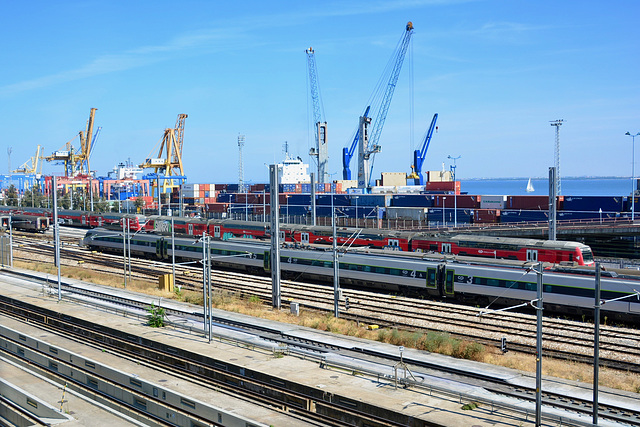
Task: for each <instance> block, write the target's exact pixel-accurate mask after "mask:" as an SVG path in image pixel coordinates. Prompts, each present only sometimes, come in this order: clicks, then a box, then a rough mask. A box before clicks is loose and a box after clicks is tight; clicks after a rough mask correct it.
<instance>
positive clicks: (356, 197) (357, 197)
mask: <svg viewBox="0 0 640 427" xmlns="http://www.w3.org/2000/svg"><path fill="white" fill-rule="evenodd" d="M359 198H360V197H359V196H354V199H356V228H358V199H359Z"/></svg>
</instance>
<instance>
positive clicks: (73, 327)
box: [0, 286, 640, 425]
mask: <svg viewBox="0 0 640 427" xmlns="http://www.w3.org/2000/svg"><path fill="white" fill-rule="evenodd" d="M64 291H65V292H74V293H80V294H85V291H84V290H83V289H80V288H75V287H71V286H65V288H64ZM87 295H90V296H91V297H92V298H99V299H102V300H105V301H108V302H109V303H110V304H113V303H117V304H119V305H124V306H127V307H137V308H140V309H143V308H144V307H145V304H146V303H141V302H138V301H137V300H135V299H130V298H127V297H123V296H117V297H114V296H113V295H112V294H100V293H99V292H97V291H95V290H91V291H88V293H87ZM0 301H1V298H0ZM166 309H167V311H168V312H169V313H170V314H172V315H174V316H181V317H186V318H188V317H190V316H193V313H191V312H184V311H178V310H175V309H171V308H166ZM0 311H4V312H5V313H6V314H12V310H11V309H9V308H7V307H6V306H5V305H4V304H2V303H0ZM17 311H19V312H20V313H21V315H23V316H26V317H27V318H29V319H30V320H29V321H30V322H33V319H38V318H39V317H41V316H42V314H41V313H38V312H37V310H31V309H25V307H24V306H21V307H20V309H19V310H17ZM48 316H49V317H51V316H52V315H51V314H48ZM54 317H55V316H54ZM62 317H63V318H64V322H62V323H64V326H60V325H58V323H59V321H58V320H56V321H55V322H48V323H55V324H56V328H62V329H63V330H64V331H78V330H79V329H78V325H77V324H74V322H73V319H70V318H68V317H67V316H62ZM214 321H215V322H216V323H218V322H220V323H227V324H229V325H230V326H231V327H232V328H234V329H238V328H241V329H243V330H244V331H245V332H249V333H253V334H255V335H257V336H259V337H261V338H262V339H271V340H273V341H275V342H279V343H284V344H286V345H287V346H293V347H296V346H298V347H301V348H302V349H303V350H305V351H310V350H312V349H313V348H315V349H316V350H315V351H316V352H318V353H319V354H321V353H322V352H326V351H331V352H339V353H340V354H342V355H345V356H348V357H355V358H361V359H366V360H367V361H369V362H375V363H382V364H383V366H386V367H387V368H388V367H389V366H392V365H393V363H395V362H397V361H398V357H396V356H389V355H388V354H385V353H380V352H377V351H371V350H367V349H357V348H353V347H340V346H339V345H337V344H333V345H331V346H330V347H327V346H326V345H325V344H323V343H321V342H316V341H312V340H305V341H304V342H300V341H295V340H292V339H291V338H290V337H288V336H286V335H282V333H281V332H279V331H277V330H274V331H271V330H268V329H265V328H264V327H261V328H258V329H256V328H255V327H253V325H250V324H245V323H238V322H233V321H231V320H229V319H218V318H216V319H215V320H214ZM47 327H51V326H50V325H48V326H47ZM96 328H97V329H96V330H95V331H91V330H88V329H87V325H82V326H81V327H80V332H79V335H80V336H81V337H82V339H83V340H84V339H85V338H86V337H87V336H92V337H93V335H97V338H95V339H94V338H92V341H94V340H95V344H96V345H99V346H104V342H105V341H107V342H109V343H110V342H111V341H112V340H113V338H112V336H111V335H109V334H108V331H105V330H104V328H102V327H96ZM252 328H253V329H252ZM89 329H90V328H89ZM105 332H106V333H105ZM58 333H59V332H58ZM65 333H67V332H65ZM101 334H105V335H101ZM127 343H129V344H130V343H131V340H130V339H128V340H127ZM114 346H115V348H112V349H111V350H112V351H114V352H117V354H119V355H122V357H127V358H129V359H131V354H135V355H140V354H145V358H144V359H139V358H138V357H137V356H135V357H134V358H133V359H132V360H134V361H136V362H137V363H141V362H142V363H145V364H150V366H152V367H153V368H154V369H172V368H174V369H175V367H174V366H173V364H172V363H178V362H176V358H178V357H181V356H178V355H176V354H175V351H168V352H164V353H163V354H162V355H161V354H160V353H157V354H149V351H150V350H149V347H148V346H147V347H145V348H142V347H143V346H142V345H141V346H140V347H141V348H137V347H138V345H136V349H134V350H132V349H131V348H130V346H129V347H127V349H126V350H124V351H122V349H118V344H117V343H116V344H114ZM152 347H153V350H152V351H153V352H155V351H157V349H156V346H152ZM312 351H313V350H312ZM167 357H169V362H168V363H167V364H164V363H162V364H160V365H156V364H155V362H156V361H157V360H165V361H166V360H167ZM179 360H180V362H179V364H180V367H181V368H182V365H184V359H179ZM199 362H200V361H198V364H197V365H196V366H190V367H185V368H184V369H185V370H186V371H187V372H188V373H189V375H190V376H192V380H193V381H198V382H201V381H203V378H201V377H200V376H201V374H199V375H195V374H191V372H192V371H193V372H199V373H202V372H206V371H208V370H210V369H211V368H212V367H211V366H207V365H206V364H200V363H199ZM405 362H407V363H408V364H409V366H410V367H411V370H412V371H413V372H424V369H427V370H428V372H429V374H430V375H431V372H433V373H434V375H442V373H443V372H446V373H448V374H450V375H453V377H450V378H455V379H456V381H458V380H459V381H462V382H468V381H471V380H470V379H468V378H465V376H466V375H468V373H467V372H465V373H464V374H463V373H461V371H459V370H457V368H455V367H442V366H440V365H437V366H436V365H433V364H431V363H429V362H424V361H421V360H414V359H410V358H405ZM190 363H191V362H190V361H189V364H190ZM165 365H166V366H165ZM214 366H215V364H214ZM193 369H196V370H193ZM224 370H225V372H227V373H228V368H225V369H224ZM381 370H382V368H381ZM181 372H182V370H181ZM244 378H245V377H237V378H235V377H234V379H233V381H232V384H237V383H238V381H239V382H240V383H242V382H243V379H244ZM470 378H472V379H473V381H474V383H473V384H474V385H478V384H480V386H481V387H483V388H485V389H486V390H489V391H491V392H493V393H496V394H498V395H504V396H509V397H512V398H516V399H519V400H522V401H534V400H535V391H534V390H533V389H527V388H524V387H517V386H516V387H514V386H511V385H509V384H506V383H504V381H503V379H501V378H500V379H498V380H495V379H493V378H491V377H486V376H484V375H482V374H476V375H472V376H471V377H470ZM204 380H205V381H208V380H207V379H204ZM229 381H230V379H229V378H226V379H225V380H224V382H225V384H227V383H229ZM207 384H208V385H210V386H216V387H219V386H220V384H218V383H217V382H211V383H207ZM470 384H471V383H470ZM546 384H549V382H547V383H546ZM227 385H228V384H227ZM248 385H249V386H250V387H251V388H252V387H254V386H255V385H252V384H248ZM547 388H548V389H551V390H552V389H553V387H552V386H549V385H547ZM227 389H228V391H229V393H231V392H233V393H237V392H238V390H236V387H231V388H229V387H227ZM241 394H242V395H243V396H245V397H247V396H246V394H245V392H242V393H241ZM259 395H260V396H261V398H264V394H263V393H260V394H259ZM542 397H543V405H545V406H550V407H554V408H557V409H561V410H568V411H572V412H580V413H584V414H585V415H589V414H590V413H591V411H592V409H591V404H590V400H589V399H579V398H575V397H574V398H567V397H566V396H564V395H562V394H560V393H555V392H553V391H543V396H542ZM306 398H308V396H307V397H305V399H306ZM291 399H292V396H288V397H287V400H288V401H289V402H290V401H291ZM271 404H273V403H271ZM281 409H282V410H288V411H291V408H284V407H283V408H281ZM362 415H363V414H360V415H359V416H362ZM365 415H366V414H365ZM305 416H306V415H305ZM600 417H601V419H603V420H604V419H608V420H611V421H616V422H620V421H624V422H625V425H640V414H639V413H637V412H630V411H629V410H626V409H624V408H620V407H616V406H614V405H607V404H601V405H600ZM318 421H321V420H318ZM326 421H327V420H322V422H326ZM378 421H379V420H378ZM328 425H342V424H333V423H331V424H328ZM371 425H378V424H376V423H374V424H371ZM387 425H394V424H387ZM563 425H571V423H570V422H568V423H567V422H565V423H564V424H563Z"/></svg>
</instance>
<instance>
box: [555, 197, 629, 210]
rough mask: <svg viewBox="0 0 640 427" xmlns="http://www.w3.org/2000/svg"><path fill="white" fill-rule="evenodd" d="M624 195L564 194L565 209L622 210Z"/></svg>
mask: <svg viewBox="0 0 640 427" xmlns="http://www.w3.org/2000/svg"><path fill="white" fill-rule="evenodd" d="M623 207H624V197H619V196H618V197H614V196H564V204H563V210H565V211H595V212H598V211H599V210H600V209H602V211H603V212H622V210H623Z"/></svg>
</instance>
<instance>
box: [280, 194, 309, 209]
mask: <svg viewBox="0 0 640 427" xmlns="http://www.w3.org/2000/svg"><path fill="white" fill-rule="evenodd" d="M286 203H287V204H289V205H302V206H309V205H310V204H311V195H310V194H291V195H289V196H288V197H287V200H286Z"/></svg>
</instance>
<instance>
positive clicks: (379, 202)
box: [350, 194, 391, 207]
mask: <svg viewBox="0 0 640 427" xmlns="http://www.w3.org/2000/svg"><path fill="white" fill-rule="evenodd" d="M350 197H351V206H356V205H358V206H380V207H384V206H389V203H390V201H391V196H388V195H384V194H362V195H357V196H353V195H350Z"/></svg>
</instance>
